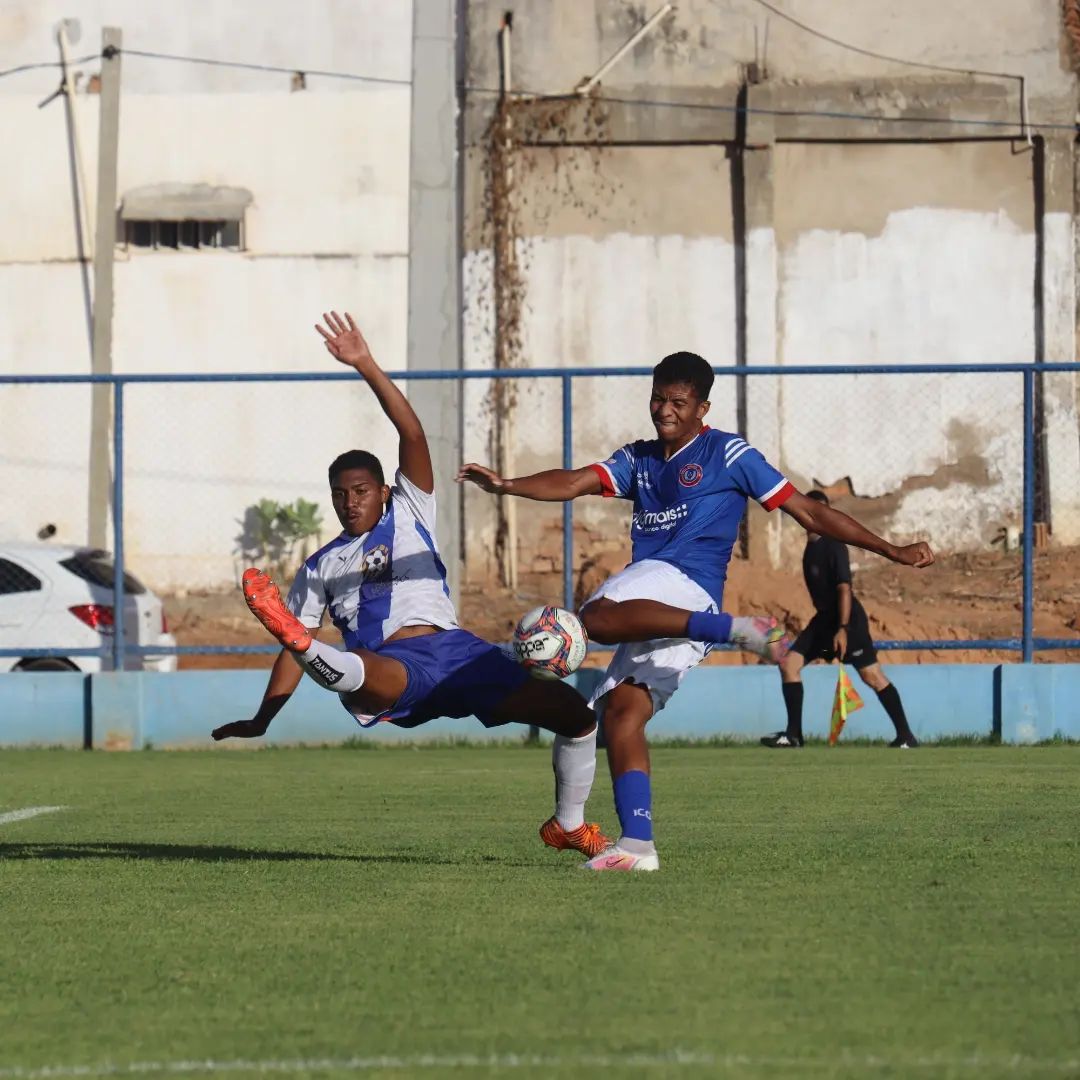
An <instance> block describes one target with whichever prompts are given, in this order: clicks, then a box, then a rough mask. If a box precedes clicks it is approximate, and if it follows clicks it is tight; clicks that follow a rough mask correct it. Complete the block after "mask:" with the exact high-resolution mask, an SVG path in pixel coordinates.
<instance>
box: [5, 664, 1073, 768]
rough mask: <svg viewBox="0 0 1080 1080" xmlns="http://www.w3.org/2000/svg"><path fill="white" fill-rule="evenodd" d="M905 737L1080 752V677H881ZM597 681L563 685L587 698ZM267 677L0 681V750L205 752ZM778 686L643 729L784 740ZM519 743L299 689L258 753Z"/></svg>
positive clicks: (809, 678) (874, 734)
mask: <svg viewBox="0 0 1080 1080" xmlns="http://www.w3.org/2000/svg"><path fill="white" fill-rule="evenodd" d="M885 671H886V673H887V674H888V676H889V678H890V679H891V680H892V681H893V682H894V683H895V684H896V686H897V688H898V689H899V691H900V694H901V697H902V698H903V701H904V706H905V709H906V711H907V714H908V718H909V719H910V721H911V726H912V728H913V730H914V731H915V734H916V735H917V736H918V737H919V738H920V739H926V740H934V739H940V738H947V737H950V736H987V735H991V734H999V735H1000V736H1001V738H1002V741H1004V742H1008V743H1031V742H1037V741H1040V740H1043V739H1050V738H1054V737H1065V738H1071V739H1080V704H1078V702H1080V664H1004V665H998V664H923V665H918V664H903V665H892V666H886V667H885ZM803 675H804V682H805V685H806V703H805V708H804V718H805V730H806V734H807V735H809V736H811V737H813V736H817V737H824V736H826V735H827V734H828V729H829V714H830V711H831V708H832V697H833V692H834V690H835V687H836V676H837V669H836V668H835V667H826V666H820V665H815V666H811V667H809V668H807V669H806V670H805V671H804V672H803ZM599 677H600V672H599V670H597V669H585V670H582V671H579V672H578V673H577V674H576V675H575V676H573V679H572V681H573V682H574V683H575V685H577V687H578V689H579V690H581V691H582V692H583V693H585V694H588V692H589V691H590V690H591V688H592V687H593V686H595V685H596V683H597V681H598V679H599ZM854 682H855V686H856V688H857V689H858V690H859V691H860V693H861V695H862V697H863V700H864V701H865V702H866V705H865V707H864V708H863V709H861V710H859V711H858V712H857V713H855V714H854V715H853V716H852V717H851V718H849V720H848V726H847V729H846V731H845V737H847V738H871V739H878V738H880V739H885V738H891V737H892V727H891V725H890V723H889V720H888V718H887V717H886V715H885V711H884V710H883V709H882V707H881V705H880V704H879V703H878V700H877V696H876V695H875V694H874V693H873V691H871V690H869V689H868V688H866V687H865V686H862V684H861V683H860V682H859V680H858V679H857V678H855V679H854ZM265 687H266V672H265V671H182V672H176V673H173V674H162V673H156V672H122V673H115V674H114V673H105V674H100V675H80V674H64V673H54V672H36V673H35V672H19V673H14V674H5V675H0V746H8V747H18V746H67V747H83V746H93V747H95V748H98V749H118V750H119V749H133V750H137V749H140V748H142V747H145V746H155V747H192V748H194V747H207V748H208V747H212V746H214V745H217V744H215V743H213V742H212V741H211V739H210V730H211V729H212V728H214V727H217V726H218V725H220V724H225V723H228V722H230V721H232V720H243V719H246V718H248V717H250V716H251V714H252V713H253V712H254V711H255V708H256V707H257V705H258V703H259V701H260V699H261V697H262V693H263V690H264V689H265ZM784 721H785V716H784V706H783V700H782V698H781V696H780V677H779V674H778V673H777V672H776V670H775V669H774V668H770V667H766V666H764V665H760V666H753V667H703V668H698V669H697V670H695V671H692V672H690V674H689V675H688V676H687V677H686V679H685V680H684V682H683V685H682V686H681V687H680V689H679V692H678V693H677V694H676V695H675V697H674V698H673V699H672V701H671V703H670V704H669V705H668V707H667V708H666V709H664V710H663V711H662V712H660V713H659V714H658V715H657V716H656V717H655V718H654V719H653V721H652V722H651V723H650V725H649V732H650V734H651V735H652V737H653V738H699V739H700V738H708V737H711V736H718V735H725V736H735V737H737V738H747V739H752V738H756V737H757V736H759V735H762V734H764V733H767V732H770V731H776V730H778V729H780V728H783V726H784ZM523 730H524V729H522V728H517V727H512V726H511V727H506V728H496V729H493V730H486V729H485V728H483V727H481V726H480V724H479V723H477V722H476V721H475V720H473V719H464V720H450V719H443V720H437V721H434V722H433V723H431V724H428V725H427V726H425V727H423V728H419V729H402V728H396V727H394V726H393V725H391V724H380V725H378V726H377V727H375V728H373V729H370V730H364V729H362V728H360V727H358V726H357V725H356V724H355V723H354V722H353V721H352V719H351V718H350V717H349V715H348V714H347V713H346V712H345V710H344V709H343V708H342V707H341V705H340V704H339V703H338V699H337V696H336V695H334V694H330V693H327V692H326V691H325V690H321V689H319V687H317V686H316V685H315V684H314V683H313V682H311V681H310V680H304V681H303V682H302V683H301V684H300V687H299V689H298V690H297V692H296V694H295V695H294V697H293V700H292V701H290V702H289V704H288V705H287V706H286V707H285V709H284V710H283V711H282V712H281V714H280V715H279V716H278V718H277V719H276V720H275V721H274V723H273V725H272V727H271V728H270V731H269V732H268V734H267V736H266V738H265V739H262V740H258V741H257V743H256V744H261V743H269V744H271V745H289V744H295V743H334V742H340V741H342V740H344V739H348V738H350V737H359V738H362V739H370V740H372V741H373V742H415V741H424V742H426V741H430V740H433V739H447V738H469V739H476V740H480V739H507V738H511V739H512V738H516V737H519V736H520V735H521V733H522V732H523Z"/></svg>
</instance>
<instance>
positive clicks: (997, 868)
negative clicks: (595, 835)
mask: <svg viewBox="0 0 1080 1080" xmlns="http://www.w3.org/2000/svg"><path fill="white" fill-rule="evenodd" d="M654 766H655V774H656V775H655V783H654V790H655V793H656V799H657V813H656V819H657V828H658V835H659V838H660V841H661V856H662V859H663V868H662V870H661V872H660V873H659V874H656V875H638V876H630V875H626V876H621V875H619V876H617V875H589V874H585V873H581V872H579V871H578V870H577V869H576V860H577V857H576V856H571V855H570V854H567V853H561V854H556V853H554V852H549V851H548V850H547V849H545V848H543V847H542V846H541V845H540V844H539V842H538V841H537V839H536V827H537V826H538V825H539V823H540V821H541V820H542V819H543V818H545V817H546V816H547V815H548V814H549V813H550V799H551V773H550V764H549V759H548V756H547V753H546V752H545V751H543V750H535V749H442V750H436V749H427V750H404V749H397V750H383V751H375V752H370V753H364V752H358V751H355V750H318V749H310V750H302V749H298V750H266V751H260V752H256V753H163V752H145V753H133V754H112V755H110V754H102V753H95V754H83V753H76V752H65V751H40V752H39V751H29V752H28V751H23V752H6V753H3V754H0V776H2V778H3V782H2V788H0V815H2V814H4V813H5V812H10V811H12V810H15V809H18V808H22V807H32V806H45V805H58V804H63V805H65V806H67V807H69V809H67V810H64V811H62V812H58V813H52V814H48V815H44V816H40V817H35V818H33V819H31V820H23V821H13V822H8V823H5V824H0V1080H14V1078H20V1080H22V1078H30V1077H45V1076H50V1077H61V1076H88V1077H93V1076H105V1075H108V1076H115V1075H155V1076H162V1077H167V1076H174V1075H185V1074H186V1075H192V1074H198V1075H237V1074H247V1075H285V1076H289V1077H304V1076H310V1077H337V1076H356V1075H363V1076H384V1075H385V1076H403V1075H418V1076H424V1077H435V1076H458V1077H460V1076H463V1075H503V1074H512V1075H514V1076H536V1077H539V1076H553V1075H559V1076H591V1075H610V1076H675V1075H678V1076H718V1075H719V1076H732V1077H739V1078H751V1077H908V1076H918V1077H965V1078H969V1077H980V1078H981V1077H997V1076H1011V1077H1020V1076H1024V1077H1026V1076H1080V945H1078V935H1080V898H1078V888H1077V886H1078V882H1080V871H1078V867H1077V857H1078V854H1080V829H1078V825H1080V812H1078V806H1077V792H1078V789H1080V786H1078V782H1077V776H1078V773H1077V770H1078V767H1080V749H1076V748H1072V747H1063V746H1059V747H1039V748H1030V749H1011V748H993V747H950V748H924V749H921V750H919V751H916V752H912V753H899V752H895V751H888V750H885V749H883V748H862V747H855V748H852V747H848V748H842V749H839V750H834V751H830V750H828V749H825V748H811V749H807V750H805V751H803V752H801V753H792V754H778V753H770V752H768V751H765V750H759V749H756V748H745V749H717V748H710V749H666V750H659V751H657V752H656V753H655V758H654ZM592 811H593V816H598V817H599V820H600V821H601V822H602V823H603V824H604V825H605V826H612V825H613V824H614V822H613V818H614V814H613V811H612V809H611V801H610V784H609V783H608V781H607V779H606V776H605V777H604V778H603V779H602V780H600V781H599V782H598V783H597V789H596V792H595V794H594V800H593V805H592ZM133 1064H134V1066H135V1067H133V1068H129V1066H132V1065H133ZM46 1067H61V1068H59V1069H55V1070H54V1071H45V1068H46Z"/></svg>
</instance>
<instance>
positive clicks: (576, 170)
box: [465, 146, 735, 575]
mask: <svg viewBox="0 0 1080 1080" xmlns="http://www.w3.org/2000/svg"><path fill="white" fill-rule="evenodd" d="M515 167H516V168H518V169H519V173H520V175H519V178H518V180H517V181H516V182H517V183H519V184H520V185H522V190H523V191H527V196H526V199H527V201H523V203H522V206H521V210H520V213H519V214H518V216H517V222H516V225H517V233H518V237H519V239H518V251H519V253H520V254H519V262H520V265H521V267H522V285H523V288H522V303H523V320H522V336H521V348H520V351H519V355H520V359H521V360H522V362H523V365H524V366H526V367H595V366H602V367H606V366H613V367H614V366H620V367H621V366H635V367H640V368H641V369H642V371H643V372H644V373H645V374H646V376H647V373H648V372H649V371H650V370H651V368H652V366H653V365H654V364H655V363H656V362H657V361H658V360H659V359H660V358H661V357H662V356H664V355H665V354H667V353H670V352H675V351H676V350H679V349H690V350H693V351H698V352H701V353H703V354H704V355H707V356H709V357H710V358H711V359H712V361H713V363H714V364H715V365H716V366H717V367H722V366H724V365H725V364H730V363H731V362H732V361H733V355H732V349H731V345H732V342H733V335H734V319H735V313H734V297H735V290H734V277H733V275H734V258H733V247H732V218H731V208H732V202H731V185H730V170H729V168H728V166H727V161H726V158H725V152H724V149H723V147H715V146H714V147H697V148H693V149H690V148H687V150H685V151H684V152H683V153H682V155H681V157H680V165H679V168H678V169H677V170H672V169H671V168H670V162H669V155H668V154H667V152H666V151H665V150H664V149H663V148H660V147H634V148H631V147H624V148H611V149H607V150H604V151H602V152H601V153H599V154H595V153H593V152H592V151H590V150H574V149H534V150H526V151H524V152H523V153H522V154H521V155H520V163H519V164H518V165H516V166H515ZM474 175H475V174H474ZM478 189H479V185H474V186H473V187H472V189H471V190H472V191H473V192H474V195H475V194H476V193H477V192H478ZM472 209H473V217H474V220H475V218H476V217H477V216H478V215H479V214H480V213H482V209H481V208H480V207H479V206H478V205H474V206H473V208H472ZM491 265H492V264H491V259H490V256H489V254H488V252H487V251H485V250H484V249H482V248H481V249H479V250H472V251H469V252H468V253H467V255H466V283H467V293H466V297H467V304H468V308H467V315H468V318H467V324H466V325H467V328H468V335H467V338H466V364H467V366H470V367H488V366H490V365H491V364H492V363H493V360H494V356H493V349H492V343H493V333H492V329H491V299H490V295H491ZM649 385H650V384H649V380H648V378H647V377H642V378H621V379H590V378H582V379H577V380H575V382H574V388H573V394H574V417H575V427H574V440H573V448H574V460H575V461H576V463H577V464H579V465H583V464H587V463H588V462H590V461H597V460H601V459H603V458H605V457H607V456H608V455H609V454H610V453H611V452H612V450H614V449H615V448H617V447H619V446H621V445H622V444H623V443H625V442H628V441H630V440H632V439H635V438H640V437H641V435H642V432H643V431H646V432H647V431H648V430H650V429H649V426H648V424H649V415H648V395H649ZM516 389H517V395H518V404H517V407H516V417H515V421H514V423H515V428H514V434H515V440H514V443H515V446H516V447H517V453H516V455H515V466H516V469H517V471H519V472H525V471H534V470H537V469H542V468H553V467H558V466H559V465H560V464H561V454H562V451H561V388H560V385H559V383H558V381H557V380H548V381H544V382H540V381H535V382H531V383H530V382H528V381H526V380H521V381H519V382H517V383H516ZM488 391H489V388H488V386H487V384H485V383H480V382H474V383H471V384H470V385H469V387H468V388H467V407H468V410H469V412H468V415H469V416H470V417H471V418H476V421H477V422H471V423H470V424H469V425H468V426H467V429H466V447H465V453H466V457H467V458H471V459H478V460H487V459H488V457H489V450H490V408H487V407H485V405H486V397H487V394H488ZM713 398H714V402H715V405H714V409H715V411H716V416H717V421H716V422H717V424H718V425H719V424H728V425H730V424H731V423H732V417H733V415H734V381H733V380H731V379H721V380H719V382H718V383H717V387H716V392H715V393H714V395H713ZM466 509H467V520H468V525H469V537H470V541H471V545H470V546H471V551H472V552H473V555H471V556H470V560H469V561H470V564H471V569H472V571H473V573H474V574H481V575H482V574H484V573H487V572H488V571H489V570H490V569H491V566H490V561H489V560H490V558H491V556H492V551H493V547H492V543H491V538H492V530H493V527H494V513H495V509H494V505H493V501H492V500H491V498H490V497H489V496H486V495H483V494H481V493H479V492H475V493H474V492H470V493H469V494H468V495H467V503H466ZM577 511H578V520H579V521H580V522H581V523H582V524H583V525H585V526H586V527H588V528H593V529H597V530H599V531H600V532H603V533H606V534H611V533H614V534H616V535H617V534H619V533H621V532H622V531H623V529H624V525H625V518H626V509H625V507H623V506H620V505H617V504H615V505H613V504H612V503H611V502H610V501H607V500H603V501H602V500H599V499H596V500H588V501H586V502H584V503H582V504H580V505H579V507H578V508H577ZM560 522H561V511H560V510H559V508H558V507H556V506H548V507H543V506H532V505H531V506H529V507H528V508H527V509H526V510H523V511H522V525H521V532H522V537H523V540H522V546H523V550H524V551H525V553H526V557H527V559H526V565H527V566H528V565H532V562H533V559H534V556H539V558H540V560H541V561H540V562H539V563H538V564H537V565H538V566H543V565H545V563H544V560H547V559H550V558H551V557H552V556H553V555H556V554H557V553H558V550H559V546H558V540H557V535H558V529H559V528H560Z"/></svg>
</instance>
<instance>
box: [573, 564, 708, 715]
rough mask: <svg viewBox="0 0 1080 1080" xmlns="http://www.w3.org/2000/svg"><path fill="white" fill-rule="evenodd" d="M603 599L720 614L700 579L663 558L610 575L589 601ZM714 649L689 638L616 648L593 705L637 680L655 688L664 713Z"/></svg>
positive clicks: (654, 695) (652, 692)
mask: <svg viewBox="0 0 1080 1080" xmlns="http://www.w3.org/2000/svg"><path fill="white" fill-rule="evenodd" d="M602 596H603V597H606V598H607V599H608V600H615V601H620V600H658V601H659V602H660V603H661V604H670V605H671V606H672V607H680V608H686V609H687V610H688V611H711V612H714V613H715V612H716V611H717V610H718V609H717V607H716V603H715V601H714V600H713V598H712V597H711V596H710V595H709V594H708V593H707V592H706V591H705V590H704V589H703V588H702V587H701V586H700V585H698V583H697V582H696V581H691V579H690V578H688V577H687V576H686V575H685V574H684V573H683V572H682V571H681V570H679V569H677V568H676V567H674V566H672V565H671V563H666V562H660V560H659V559H643V560H642V561H641V562H636V563H631V564H630V565H629V566H628V567H627V568H626V569H625V570H620V571H619V573H617V574H613V575H612V576H611V577H609V578H608V579H607V581H605V582H604V584H603V585H601V586H600V588H599V589H597V590H596V592H594V593H593V594H592V596H590V597H589V599H588V600H586V601H585V603H586V604H589V603H591V602H592V601H593V600H599V599H600V597H602ZM582 606H583V607H584V605H582ZM711 648H712V646H711V645H707V644H706V643H705V642H704V641H691V640H690V639H689V638H659V639H657V640H656V641H633V642H625V643H624V644H622V645H620V646H619V647H618V648H617V649H616V650H615V655H614V656H613V657H612V660H611V663H610V664H608V667H607V675H606V677H605V678H604V681H603V682H602V683H601V684H600V685H599V686H598V687H597V688H596V691H595V693H594V694H593V695H592V697H591V698H590V699H589V704H590V705H592V706H594V707H595V706H596V703H597V702H598V701H599V700H600V699H601V698H602V697H604V695H605V694H610V693H611V691H612V690H614V689H615V687H616V686H618V685H619V683H624V682H633V683H636V684H637V685H638V686H647V687H648V688H649V693H650V695H651V696H652V703H653V713H654V714H655V713H658V712H659V711H660V710H661V709H662V708H663V707H664V706H665V705H666V704H667V703H668V699H669V698H670V697H671V695H672V694H674V693H675V691H676V690H677V689H678V687H679V683H681V682H682V680H683V676H684V675H685V674H686V673H687V672H688V671H689V670H690V669H691V668H694V667H697V665H698V664H700V663H701V661H702V660H704V659H705V657H706V655H708V652H709V650H710V649H711Z"/></svg>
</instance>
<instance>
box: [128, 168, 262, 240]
mask: <svg viewBox="0 0 1080 1080" xmlns="http://www.w3.org/2000/svg"><path fill="white" fill-rule="evenodd" d="M252 201H253V197H252V194H251V192H250V191H248V190H247V188H239V187H223V186H216V187H215V186H211V185H210V184H174V183H169V184H148V185H146V186H145V187H140V188H134V189H133V190H131V191H127V192H125V193H124V197H123V200H122V201H121V203H120V223H121V225H122V226H123V227H122V229H121V230H120V235H119V237H118V241H119V242H120V243H122V244H123V245H124V246H125V247H126V248H128V249H129V250H130V249H131V248H135V249H137V250H146V251H162V250H169V251H202V250H203V249H205V248H214V249H217V250H219V251H243V250H244V216H245V214H246V212H247V208H248V207H249V206H251V204H252Z"/></svg>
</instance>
